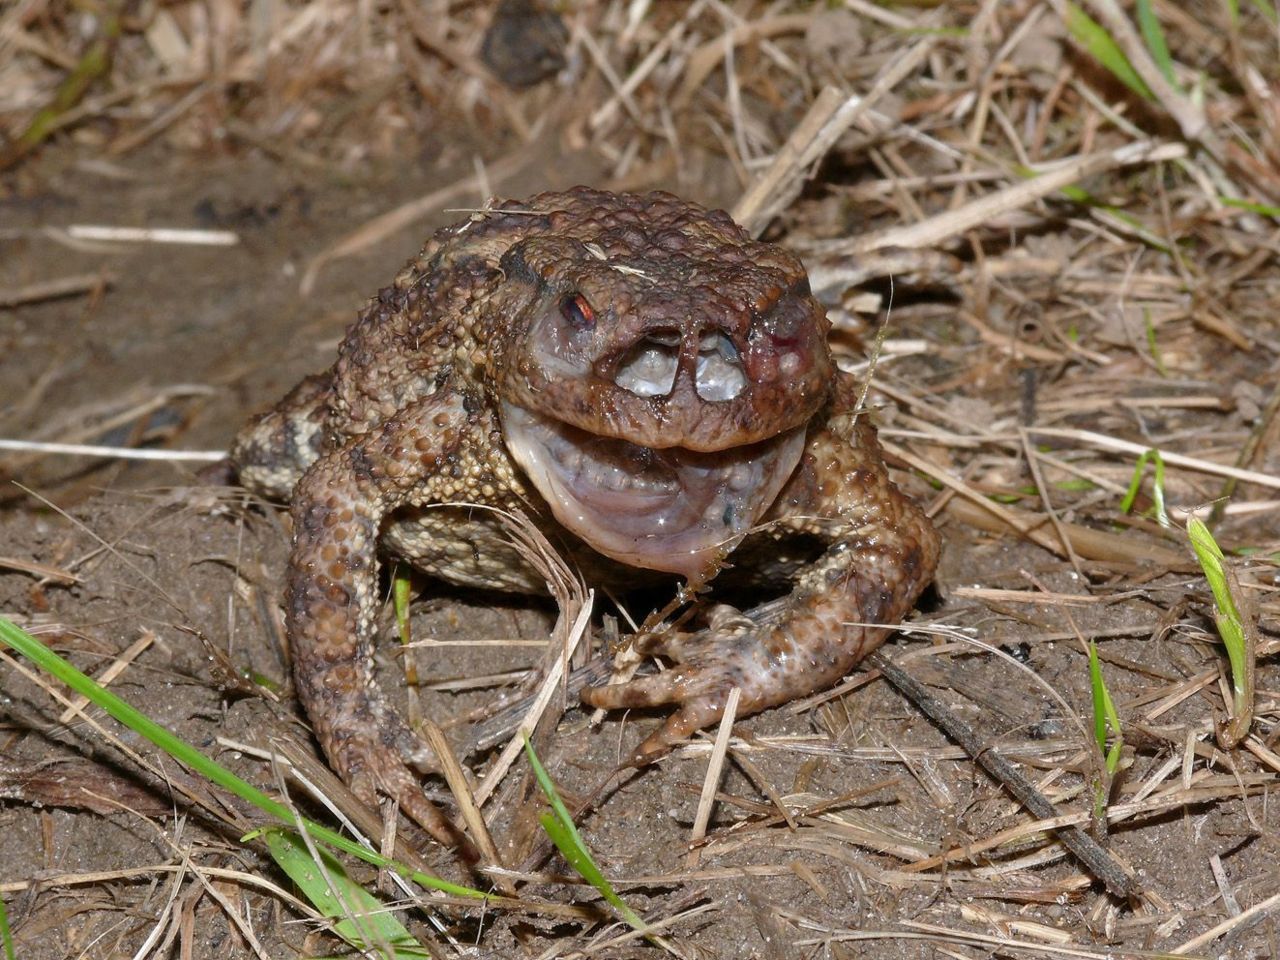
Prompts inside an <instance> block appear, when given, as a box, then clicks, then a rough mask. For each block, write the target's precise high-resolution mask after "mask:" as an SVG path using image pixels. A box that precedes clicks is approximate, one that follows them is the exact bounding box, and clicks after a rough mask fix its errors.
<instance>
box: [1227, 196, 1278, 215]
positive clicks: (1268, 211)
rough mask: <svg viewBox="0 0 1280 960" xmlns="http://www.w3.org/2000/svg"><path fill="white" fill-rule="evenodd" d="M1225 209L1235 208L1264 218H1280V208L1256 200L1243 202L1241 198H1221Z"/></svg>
mask: <svg viewBox="0 0 1280 960" xmlns="http://www.w3.org/2000/svg"><path fill="white" fill-rule="evenodd" d="M1219 199H1220V200H1221V201H1222V205H1223V206H1224V207H1235V208H1236V209H1237V210H1248V211H1249V212H1250V213H1256V214H1258V215H1259V216H1262V217H1280V207H1277V206H1276V205H1275V204H1271V203H1258V202H1257V201H1256V200H1243V199H1241V198H1239V197H1219Z"/></svg>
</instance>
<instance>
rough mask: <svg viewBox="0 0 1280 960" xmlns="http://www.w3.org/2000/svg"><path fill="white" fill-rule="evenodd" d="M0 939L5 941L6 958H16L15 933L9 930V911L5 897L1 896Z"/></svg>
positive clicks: (9, 959)
mask: <svg viewBox="0 0 1280 960" xmlns="http://www.w3.org/2000/svg"><path fill="white" fill-rule="evenodd" d="M0 941H2V942H3V943H4V956H5V960H14V952H13V934H12V933H11V932H10V931H9V913H8V911H7V910H5V907H4V898H3V897H0Z"/></svg>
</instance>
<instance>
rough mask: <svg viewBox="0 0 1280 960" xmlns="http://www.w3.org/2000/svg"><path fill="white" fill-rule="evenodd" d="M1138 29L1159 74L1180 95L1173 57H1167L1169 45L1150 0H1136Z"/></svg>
mask: <svg viewBox="0 0 1280 960" xmlns="http://www.w3.org/2000/svg"><path fill="white" fill-rule="evenodd" d="M1137 14H1138V29H1139V30H1140V31H1142V39H1143V41H1144V42H1145V43H1146V45H1147V50H1148V51H1150V53H1151V59H1152V60H1154V61H1155V64H1156V66H1157V67H1159V68H1160V73H1161V74H1162V75H1163V76H1164V78H1165V79H1166V80H1168V81H1169V86H1171V87H1173V89H1175V90H1177V91H1178V92H1179V93H1181V92H1182V91H1181V88H1180V87H1179V86H1178V81H1177V79H1176V77H1175V74H1174V71H1173V57H1171V56H1170V55H1169V45H1168V44H1167V43H1166V42H1165V39H1164V28H1163V27H1161V26H1160V20H1159V19H1158V18H1157V17H1156V12H1155V10H1154V9H1153V8H1152V6H1151V0H1137Z"/></svg>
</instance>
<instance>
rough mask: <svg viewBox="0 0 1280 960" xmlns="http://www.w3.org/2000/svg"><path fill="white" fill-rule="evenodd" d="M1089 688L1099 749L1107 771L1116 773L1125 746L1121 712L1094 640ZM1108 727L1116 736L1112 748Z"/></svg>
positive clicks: (1090, 661) (1095, 736) (1091, 643)
mask: <svg viewBox="0 0 1280 960" xmlns="http://www.w3.org/2000/svg"><path fill="white" fill-rule="evenodd" d="M1089 689H1090V692H1091V693H1092V695H1093V736H1094V739H1095V740H1097V742H1098V750H1099V751H1100V752H1101V753H1102V754H1103V755H1104V756H1105V757H1106V764H1107V773H1110V774H1114V773H1115V772H1116V767H1117V765H1118V764H1119V762H1120V752H1121V750H1122V749H1123V747H1124V736H1123V733H1122V732H1121V728H1120V714H1119V713H1118V712H1116V705H1115V702H1114V701H1113V700H1112V699H1111V692H1110V691H1109V690H1108V689H1107V684H1106V681H1105V680H1104V679H1103V676H1102V664H1101V662H1100V661H1099V660H1098V645H1097V644H1096V643H1094V642H1093V641H1090V642H1089ZM1108 727H1110V728H1111V736H1112V737H1113V738H1114V741H1113V743H1112V745H1111V749H1110V750H1108V749H1107V728H1108Z"/></svg>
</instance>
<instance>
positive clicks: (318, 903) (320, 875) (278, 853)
mask: <svg viewBox="0 0 1280 960" xmlns="http://www.w3.org/2000/svg"><path fill="white" fill-rule="evenodd" d="M262 833H263V838H264V839H265V840H266V841H267V850H268V851H270V853H271V858H272V859H273V860H275V862H276V863H277V864H279V865H280V868H281V869H282V870H284V872H285V873H287V874H288V875H289V878H290V879H291V880H292V881H293V882H294V883H295V884H297V886H298V889H299V890H301V891H302V892H303V893H304V894H305V895H306V897H307V899H308V900H310V901H311V904H312V905H313V906H314V907H315V908H316V909H317V910H318V911H320V912H321V913H322V914H324V915H325V916H326V917H329V918H330V919H331V920H333V921H334V924H333V930H334V932H335V933H337V934H338V936H340V937H341V938H342V939H343V940H345V941H347V943H349V944H351V946H353V947H355V948H356V949H357V950H359V951H361V952H362V953H364V952H368V953H370V954H372V955H374V956H380V957H386V958H388V960H390V958H395V960H428V958H430V956H431V953H430V951H428V950H427V949H426V948H425V947H424V946H422V944H420V943H418V941H417V940H416V939H414V936H413V934H411V933H410V932H409V931H408V930H407V929H406V928H405V926H404V924H402V923H401V922H400V921H399V920H397V919H396V917H395V914H393V913H391V912H390V911H389V910H388V909H387V907H386V906H385V905H384V904H383V903H382V902H381V901H380V900H379V899H378V898H377V897H375V896H374V895H373V894H371V893H369V892H368V891H367V890H365V889H364V888H363V887H361V886H360V885H359V884H358V883H356V882H355V881H353V880H352V879H351V878H350V877H348V876H347V872H346V870H344V869H343V867H342V864H340V863H339V862H338V861H337V859H335V858H334V857H333V856H332V855H331V854H329V853H328V852H327V851H325V850H318V851H317V852H318V853H319V856H320V859H321V861H322V862H321V864H319V865H317V864H316V862H315V860H313V859H312V858H311V853H310V851H308V850H307V847H306V844H304V843H303V842H302V840H301V839H300V838H299V837H298V836H297V835H296V834H294V833H293V832H292V831H290V830H283V829H280V828H279V827H271V828H269V829H267V830H264V831H262ZM388 948H389V950H390V953H387V952H386V950H387V949H388Z"/></svg>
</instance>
